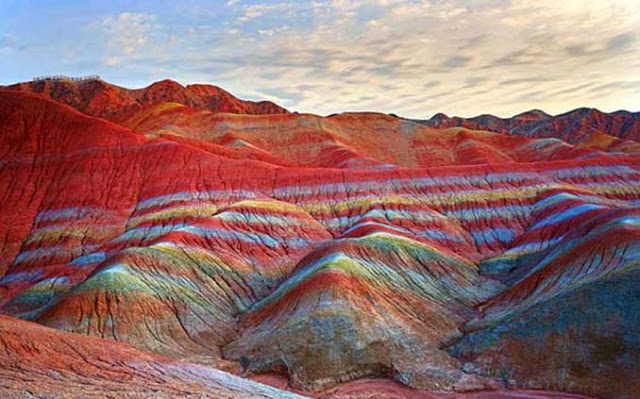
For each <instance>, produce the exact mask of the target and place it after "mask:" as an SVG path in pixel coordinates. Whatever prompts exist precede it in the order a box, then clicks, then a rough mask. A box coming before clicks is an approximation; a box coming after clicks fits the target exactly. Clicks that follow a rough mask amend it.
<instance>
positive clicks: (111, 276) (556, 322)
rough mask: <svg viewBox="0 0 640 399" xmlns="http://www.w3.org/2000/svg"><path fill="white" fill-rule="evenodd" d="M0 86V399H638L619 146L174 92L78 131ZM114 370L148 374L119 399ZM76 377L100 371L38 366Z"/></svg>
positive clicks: (54, 109)
mask: <svg viewBox="0 0 640 399" xmlns="http://www.w3.org/2000/svg"><path fill="white" fill-rule="evenodd" d="M37 83H40V82H37ZM48 83H51V82H48ZM89 83H91V82H85V83H80V82H73V84H74V85H77V86H78V87H79V86H81V85H82V84H89ZM65 84H66V83H65ZM160 84H166V82H165V83H160ZM29 85H30V84H29ZM29 85H27V86H25V87H29ZM105 85H106V86H108V87H115V86H111V85H107V84H105ZM153 86H154V85H152V86H150V87H153ZM180 87H181V86H180ZM190 87H192V86H187V88H186V89H185V88H183V90H186V91H188V90H189V88H190ZM15 88H16V87H14V88H12V89H4V90H0V153H1V154H2V160H1V161H0V162H2V163H1V165H2V166H1V167H0V193H2V195H1V196H0V209H2V212H0V243H2V245H1V246H0V313H2V314H4V315H6V316H7V317H3V318H0V342H11V343H10V344H6V345H5V346H7V345H8V346H9V347H11V348H14V349H12V351H5V352H2V351H0V364H3V365H5V366H3V368H4V370H3V371H2V372H4V373H5V375H7V376H8V377H7V380H8V381H14V382H11V384H4V385H3V383H0V391H1V392H7V393H11V394H15V393H16V392H18V393H19V392H24V391H25V390H26V389H27V388H26V387H25V385H27V384H26V383H24V382H21V381H24V379H25V378H26V377H24V374H25V373H26V374H27V375H33V374H38V375H40V374H43V373H49V374H48V375H57V374H56V373H61V374H62V375H63V376H64V377H65V378H67V377H68V378H70V380H69V381H77V380H78V379H79V378H82V382H80V383H77V384H76V383H74V384H76V385H73V386H68V387H67V386H65V388H64V389H66V390H67V392H68V396H70V397H78V396H79V395H81V394H82V388H78V384H85V385H86V386H87V389H92V390H95V392H104V389H118V390H120V389H125V390H126V389H134V388H132V387H133V385H135V389H140V390H141V391H144V390H145V389H158V390H159V391H158V392H160V394H165V393H167V394H169V393H170V392H172V390H174V389H175V390H181V389H184V390H186V391H188V392H191V391H192V390H193V389H196V387H207V388H202V389H204V390H205V392H209V391H206V390H207V389H208V390H210V391H211V392H214V393H212V395H213V396H215V391H216V390H220V392H221V394H220V396H222V393H224V392H228V391H227V389H228V388H229V386H230V385H229V384H227V383H226V382H221V380H225V378H227V377H228V378H230V380H228V381H227V380H225V381H227V382H229V381H230V384H231V385H233V386H236V387H239V388H238V389H241V390H246V391H247V392H255V393H256V394H258V393H259V392H263V391H261V390H263V389H265V388H264V387H263V386H261V385H257V384H253V383H251V382H250V381H247V380H238V379H236V378H235V377H230V376H228V374H222V373H223V371H220V372H217V371H215V372H214V371H211V370H213V369H214V368H215V369H220V370H224V371H225V372H229V373H235V374H239V375H241V376H242V377H244V378H250V379H254V380H257V381H263V382H266V383H270V384H273V385H277V386H279V387H280V388H283V389H286V390H290V391H296V392H299V393H302V394H308V395H314V396H320V397H327V398H328V397H343V398H347V397H361V396H364V395H369V394H371V395H379V396H381V397H385V396H382V395H387V394H388V395H389V396H388V397H403V396H407V395H416V396H415V397H460V398H473V397H483V396H482V395H487V396H484V397H505V398H506V397H513V398H516V397H523V396H522V395H525V394H526V395H530V396H529V397H531V395H538V397H557V398H561V397H566V398H569V397H577V396H573V395H571V394H569V393H563V392H571V393H574V394H582V395H587V396H593V397H604V398H634V397H636V396H637V395H636V393H637V392H638V391H639V390H640V387H639V386H638V382H637V381H638V379H637V378H636V376H637V375H638V374H639V373H640V362H639V361H638V359H640V356H636V355H637V354H639V353H640V340H638V334H637V325H638V322H640V320H638V315H639V314H640V312H639V311H638V309H640V303H639V301H638V299H639V297H638V295H637V290H635V288H634V287H636V285H637V283H638V281H636V280H637V275H638V266H639V265H640V262H638V259H640V258H638V254H640V248H638V242H640V235H638V232H639V231H640V230H639V227H640V224H639V223H638V220H640V219H638V217H639V215H640V157H638V153H637V150H636V148H637V147H635V146H634V145H635V144H634V143H635V141H633V140H631V139H628V140H627V138H625V140H627V141H624V143H626V144H624V145H622V144H616V145H613V146H609V145H601V144H599V143H595V142H591V143H590V144H589V145H584V143H583V142H580V143H569V142H567V141H565V140H563V139H562V138H536V137H529V136H531V135H524V136H527V137H520V135H515V134H513V133H512V132H509V134H507V133H494V132H489V131H487V130H474V129H471V128H467V127H442V126H435V127H432V126H425V125H424V124H423V123H418V122H415V121H410V120H405V119H401V118H397V117H393V116H390V115H384V114H376V113H347V114H339V115H333V116H329V117H320V116H317V115H310V114H297V113H273V114H262V115H254V114H250V113H240V112H239V113H230V112H228V110H219V109H218V110H216V109H209V108H207V107H200V106H197V105H194V104H193V103H189V101H191V100H189V99H188V98H186V99H183V101H184V102H182V103H181V102H179V101H177V102H176V101H174V100H175V99H176V98H172V99H171V101H169V102H163V101H161V100H158V102H156V101H155V100H154V101H149V102H146V103H138V102H136V103H135V104H133V103H131V104H130V103H123V102H121V97H117V98H115V99H113V100H112V101H111V100H105V101H106V103H105V104H104V107H102V108H100V107H96V108H95V109H94V113H98V112H99V111H100V109H102V110H103V111H104V112H106V113H108V114H109V115H110V116H109V118H101V117H96V116H95V115H89V114H88V113H87V112H88V111H86V108H84V107H86V105H83V104H85V103H84V102H70V101H62V102H61V101H56V100H55V99H54V97H51V96H44V95H42V94H37V93H31V92H29V91H28V90H26V91H24V90H16V89H15ZM123 90H124V89H123ZM96 98H102V99H103V100H104V98H105V97H96ZM63 102H64V103H63ZM88 103H91V101H89V102H88ZM88 103H87V104H88ZM187 103H188V104H187ZM132 104H133V105H132ZM205 108H206V109H205ZM107 110H108V111H107ZM222 111H224V112H222ZM103 116H104V115H103ZM547 117H548V116H545V115H544V114H542V113H539V112H532V113H529V116H528V118H530V119H531V120H534V119H545V118H547ZM439 118H440V119H442V120H444V118H445V117H444V116H441V117H439ZM573 126H582V125H581V124H580V123H576V124H574V125H573ZM564 131H566V132H568V130H564ZM578 133H579V132H578ZM578 133H575V134H578ZM609 133H612V132H608V133H602V134H607V135H608V134H609ZM567 134H568V133H567ZM611 137H613V136H611ZM620 140H621V139H620ZM621 149H624V150H621ZM13 318H19V319H23V320H26V321H28V322H26V321H25V322H19V321H15V319H13ZM13 325H15V326H16V327H12V326H13ZM52 328H53V329H55V330H52ZM56 330H59V331H63V332H65V333H63V332H59V331H56ZM21 331H24V332H21ZM69 333H74V334H69ZM36 336H42V337H43V338H42V339H40V338H36ZM9 337H10V338H9ZM16 337H18V338H16ZM9 339H11V341H9ZM3 340H4V341H3ZM16 340H17V341H16ZM31 341H33V343H31ZM114 341H117V342H114ZM58 342H59V344H58ZM63 342H64V344H63ZM30 345H31V346H34V347H36V348H37V349H34V350H32V351H31V352H29V353H52V354H53V355H51V356H39V357H38V356H34V357H28V356H26V355H25V354H23V352H21V351H27V352H28V350H27V349H24V348H25V347H27V348H28V347H30ZM100 345H104V348H105V351H108V353H109V356H110V357H107V356H106V355H103V354H102V353H101V352H99V351H96V350H95V349H96V347H99V346H100ZM69 347H74V348H75V347H78V348H82V349H81V350H80V353H78V355H77V356H76V355H75V354H74V353H71V352H69V351H68V349H67V348H69ZM83 356H84V357H83ZM58 358H60V362H57V361H54V360H53V359H58ZM80 358H82V360H79V359H80ZM132 359H142V360H141V362H142V363H143V366H141V367H147V366H145V364H152V365H154V366H153V367H154V370H155V371H144V372H143V373H142V374H136V375H135V376H133V377H131V378H132V379H131V380H130V381H132V383H131V386H127V385H126V384H125V385H123V384H122V380H123V378H125V377H123V376H124V375H127V374H126V373H127V372H128V371H127V370H129V369H130V367H129V366H128V365H129V364H131V363H130V362H132V361H133V360H132ZM77 362H86V363H87V364H93V365H95V364H100V365H103V366H104V367H106V368H107V371H105V372H104V374H102V371H101V370H95V372H94V371H91V372H87V373H85V374H81V375H80V377H78V376H76V375H75V374H73V373H71V374H69V372H68V371H59V370H61V369H62V370H68V369H72V370H77V369H78V367H81V366H80V364H81V363H77ZM10 364H17V365H18V367H19V368H21V369H24V370H28V371H26V372H25V373H23V374H20V373H18V372H16V371H15V370H14V369H12V368H10V367H9V366H8V365H10ZM156 365H157V366H156ZM92 367H93V366H92ZM194 367H195V368H197V369H198V372H197V374H198V377H197V378H196V377H193V379H190V378H191V377H189V379H186V377H185V375H184V373H188V374H189V375H190V376H191V375H192V370H193V368H194ZM145 370H148V369H145ZM167 370H170V371H167ZM51 373H53V374H51ZM74 373H75V371H74ZM159 375H163V377H159ZM142 376H144V378H151V379H152V381H158V380H157V379H158V378H162V379H164V380H163V381H167V386H166V387H165V388H160V387H156V386H155V385H153V383H152V384H151V385H148V386H147V385H144V384H143V383H141V382H138V381H140V380H136V379H135V378H143V377H142ZM127 378H128V377H127ZM58 380H61V379H60V378H58V379H56V378H54V377H47V379H46V380H43V381H42V382H41V385H38V389H36V390H35V391H34V392H39V394H42V395H46V394H49V393H50V392H52V390H55V388H53V387H55V386H56V385H55V384H59V382H56V381H58ZM62 380H64V379H62ZM3 381H4V379H3ZM15 381H17V382H15ZM65 381H66V380H65ZM283 381H284V382H283ZM57 386H59V385H57ZM89 386H90V387H91V388H89ZM185 387H186V388H185ZM61 389H62V388H61ZM197 389H200V388H197ZM518 389H523V390H528V392H529V393H523V392H520V391H517V390H518ZM101 390H102V391H101ZM496 390H497V391H496ZM531 390H536V392H534V393H531V392H530V391H531ZM542 390H547V391H556V392H555V393H548V392H547V393H545V392H542ZM186 391H179V392H186ZM123 392H128V393H130V394H133V393H134V392H129V391H123ZM176 392H177V391H176ZM243 392H244V391H243ZM394 392H395V393H394ZM474 392H480V393H474ZM260 394H262V393H260ZM123 395H125V393H123ZM239 395H241V397H244V396H243V395H245V393H242V394H239ZM247 395H248V394H247ZM265 395H266V396H267V397H270V396H268V395H274V396H273V397H278V396H277V395H287V393H286V392H282V391H275V390H274V391H269V392H268V393H267V394H265ZM358 395H360V396H358ZM394 395H395V396H394ZM492 395H493V396H492ZM178 396H179V395H178Z"/></svg>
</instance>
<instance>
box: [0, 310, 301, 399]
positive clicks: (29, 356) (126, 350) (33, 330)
mask: <svg viewBox="0 0 640 399" xmlns="http://www.w3.org/2000/svg"><path fill="white" fill-rule="evenodd" d="M0 343H1V344H2V346H3V348H4V350H3V351H2V354H0V377H1V379H0V394H2V397H5V398H12V397H15V398H25V397H56V398H79V397H83V398H104V397H154V398H175V397H181V398H202V397H210V398H228V399H232V398H239V397H242V398H274V399H276V398H283V399H284V398H291V399H294V398H300V399H301V398H303V397H302V396H299V395H295V394H292V393H288V392H284V391H281V390H278V389H275V388H272V387H269V386H266V385H262V384H259V383H256V382H253V381H250V380H245V379H242V378H239V377H236V376H233V375H231V374H228V373H225V372H223V371H219V370H215V369H212V368H208V367H204V366H200V365H197V364H191V363H181V362H176V361H175V360H171V359H169V358H165V357H162V356H158V355H155V354H151V353H145V352H141V351H139V350H136V349H133V348H131V347H129V346H127V345H123V344H119V343H116V342H112V341H108V340H101V339H97V338H92V337H86V336H82V335H77V334H69V333H63V332H60V331H56V330H52V329H50V328H46V327H42V326H39V325H37V324H34V323H29V322H25V321H22V320H17V319H13V318H10V317H6V316H0Z"/></svg>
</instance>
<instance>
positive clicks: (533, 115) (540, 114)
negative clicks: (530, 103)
mask: <svg viewBox="0 0 640 399" xmlns="http://www.w3.org/2000/svg"><path fill="white" fill-rule="evenodd" d="M513 118H526V119H545V118H551V115H549V114H547V113H546V112H544V111H542V110H539V109H532V110H529V111H525V112H521V113H519V114H517V115H515V116H513Z"/></svg>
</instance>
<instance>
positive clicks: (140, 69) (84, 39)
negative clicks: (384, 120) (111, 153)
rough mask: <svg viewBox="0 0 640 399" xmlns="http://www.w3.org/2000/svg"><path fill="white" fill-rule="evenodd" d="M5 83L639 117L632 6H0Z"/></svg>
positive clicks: (619, 1) (394, 1) (419, 108)
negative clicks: (48, 81)
mask: <svg viewBox="0 0 640 399" xmlns="http://www.w3.org/2000/svg"><path fill="white" fill-rule="evenodd" d="M0 60H2V61H0V84H9V83H14V82H17V81H24V80H30V79H31V78H33V77H35V76H41V75H49V74H58V73H61V74H67V75H74V76H76V75H78V76H82V75H89V74H98V75H100V76H101V77H102V78H103V79H105V80H106V81H109V82H111V83H115V84H118V85H121V86H125V87H132V88H137V87H144V86H147V85H149V84H150V83H152V82H154V81H157V80H160V79H165V78H170V79H174V80H177V81H179V82H181V83H183V84H188V83H196V82H198V83H212V84H216V85H218V86H221V87H223V88H225V89H227V90H229V91H231V92H232V93H234V94H235V95H237V96H240V97H242V98H249V99H269V100H273V101H276V102H278V103H280V104H282V105H284V106H286V107H287V108H289V109H292V110H298V111H303V112H313V113H319V114H328V113H333V112H341V111H347V110H351V111H362V110H368V111H381V112H394V113H397V114H400V115H403V116H408V117H417V118H425V117H429V116H431V115H432V114H434V113H435V112H445V113H447V114H455V115H461V116H472V115H477V114H481V113H493V114H496V115H500V116H509V115H512V114H515V113H518V112H521V111H524V110H528V109H532V108H538V109H543V110H545V111H547V112H550V113H560V112H563V111H567V110H569V109H573V108H577V107H580V106H589V107H597V108H600V109H602V110H605V111H613V110H617V109H628V110H632V111H637V110H640V1H637V0H602V1H578V0H564V1H561V0H538V1H529V0H470V1H463V0H361V1H348V0H326V1H323V0H312V1H306V0H305V1H302V0H300V1H288V0H273V1H244V0H223V1H203V0H182V1H172V2H164V1H113V0H111V1H106V0H105V1H98V0H92V1H91V0H90V1H71V0H66V1H28V0H20V1H13V0H0Z"/></svg>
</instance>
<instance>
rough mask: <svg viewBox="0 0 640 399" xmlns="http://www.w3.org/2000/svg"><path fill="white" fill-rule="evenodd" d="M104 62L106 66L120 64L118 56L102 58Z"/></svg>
mask: <svg viewBox="0 0 640 399" xmlns="http://www.w3.org/2000/svg"><path fill="white" fill-rule="evenodd" d="M104 64H105V65H107V66H111V67H113V66H117V65H120V58H119V57H109V58H107V59H106V60H104Z"/></svg>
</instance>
